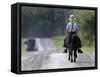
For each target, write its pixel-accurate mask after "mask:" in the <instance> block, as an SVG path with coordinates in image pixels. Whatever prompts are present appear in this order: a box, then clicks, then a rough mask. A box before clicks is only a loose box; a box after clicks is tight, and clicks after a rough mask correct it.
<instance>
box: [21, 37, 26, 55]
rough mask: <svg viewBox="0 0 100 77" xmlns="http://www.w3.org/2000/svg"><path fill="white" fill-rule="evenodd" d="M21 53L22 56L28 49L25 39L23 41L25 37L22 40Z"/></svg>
mask: <svg viewBox="0 0 100 77" xmlns="http://www.w3.org/2000/svg"><path fill="white" fill-rule="evenodd" d="M21 54H22V56H23V55H25V54H26V49H25V47H24V41H23V39H22V40H21Z"/></svg>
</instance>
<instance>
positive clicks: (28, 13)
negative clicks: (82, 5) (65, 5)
mask: <svg viewBox="0 0 100 77" xmlns="http://www.w3.org/2000/svg"><path fill="white" fill-rule="evenodd" d="M71 11H72V10H71V9H59V8H46V7H44V8H43V7H25V6H23V7H22V11H21V14H22V17H21V18H22V37H52V36H57V35H64V34H65V27H66V23H65V19H66V18H67V17H68V16H69V14H70V12H71Z"/></svg>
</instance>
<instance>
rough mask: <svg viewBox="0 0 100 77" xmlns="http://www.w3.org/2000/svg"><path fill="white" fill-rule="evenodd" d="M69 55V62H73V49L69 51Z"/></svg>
mask: <svg viewBox="0 0 100 77" xmlns="http://www.w3.org/2000/svg"><path fill="white" fill-rule="evenodd" d="M70 56H71V62H73V51H72V50H71V51H70Z"/></svg>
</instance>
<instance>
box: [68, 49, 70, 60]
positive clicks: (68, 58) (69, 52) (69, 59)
mask: <svg viewBox="0 0 100 77" xmlns="http://www.w3.org/2000/svg"><path fill="white" fill-rule="evenodd" d="M68 60H70V50H69V53H68Z"/></svg>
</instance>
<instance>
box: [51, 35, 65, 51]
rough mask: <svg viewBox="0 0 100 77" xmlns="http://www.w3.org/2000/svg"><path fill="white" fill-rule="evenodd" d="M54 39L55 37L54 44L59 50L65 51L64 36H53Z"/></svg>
mask: <svg viewBox="0 0 100 77" xmlns="http://www.w3.org/2000/svg"><path fill="white" fill-rule="evenodd" d="M52 39H53V42H54V45H55V46H56V47H57V51H59V52H63V51H64V48H63V43H64V36H56V37H53V38H52Z"/></svg>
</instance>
